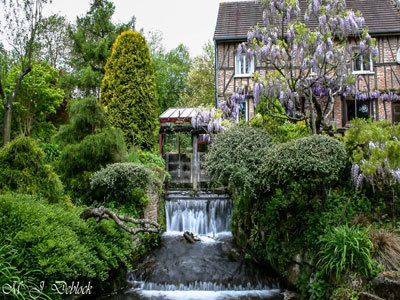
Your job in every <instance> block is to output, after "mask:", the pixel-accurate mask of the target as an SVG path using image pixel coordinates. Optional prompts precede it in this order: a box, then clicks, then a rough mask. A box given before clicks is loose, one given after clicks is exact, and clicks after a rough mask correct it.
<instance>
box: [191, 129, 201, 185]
mask: <svg viewBox="0 0 400 300" xmlns="http://www.w3.org/2000/svg"><path fill="white" fill-rule="evenodd" d="M192 140H193V153H192V183H193V189H194V190H197V188H198V182H199V176H198V172H199V152H198V147H197V146H198V135H197V134H194V135H193V136H192Z"/></svg>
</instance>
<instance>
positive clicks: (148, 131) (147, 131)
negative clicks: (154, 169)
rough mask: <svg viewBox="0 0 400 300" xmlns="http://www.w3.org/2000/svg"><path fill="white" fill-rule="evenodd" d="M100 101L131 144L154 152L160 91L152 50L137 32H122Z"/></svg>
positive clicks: (110, 60)
mask: <svg viewBox="0 0 400 300" xmlns="http://www.w3.org/2000/svg"><path fill="white" fill-rule="evenodd" d="M105 69H106V73H105V75H104V79H103V82H102V86H101V99H100V102H101V103H102V104H103V105H104V106H105V109H106V112H107V115H108V117H109V120H110V123H111V124H112V125H113V126H115V127H118V128H121V129H122V131H123V132H124V134H125V140H126V142H127V144H128V145H135V146H139V147H140V148H142V149H151V148H152V147H153V146H154V144H155V140H156V139H155V133H156V129H157V117H158V115H157V112H158V101H157V90H156V85H155V77H154V69H153V65H152V62H151V60H150V53H149V48H148V47H147V45H146V40H145V39H144V37H143V36H142V35H141V34H140V33H137V32H132V31H126V32H124V33H122V34H121V35H120V36H119V37H118V38H117V39H116V40H115V43H114V46H113V50H112V54H111V57H110V58H109V59H108V61H107V65H106V68H105Z"/></svg>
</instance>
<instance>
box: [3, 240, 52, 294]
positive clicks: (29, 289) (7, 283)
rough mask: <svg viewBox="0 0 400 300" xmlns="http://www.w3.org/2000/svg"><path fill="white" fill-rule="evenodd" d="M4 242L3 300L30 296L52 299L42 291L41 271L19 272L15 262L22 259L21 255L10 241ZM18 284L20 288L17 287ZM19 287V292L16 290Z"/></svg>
mask: <svg viewBox="0 0 400 300" xmlns="http://www.w3.org/2000/svg"><path fill="white" fill-rule="evenodd" d="M0 240H2V245H1V246H0V286H1V287H2V295H3V297H4V298H3V299H29V298H32V297H30V296H33V297H35V299H39V300H41V299H51V298H50V297H48V296H47V295H46V294H45V293H43V292H41V291H40V287H39V286H38V282H37V279H36V278H35V275H36V274H40V270H37V269H34V270H24V271H21V270H19V269H18V268H17V267H16V266H15V265H14V262H15V261H16V260H20V259H21V253H18V251H16V249H15V248H14V247H13V246H12V245H10V241H9V240H3V239H1V238H0ZM14 283H17V284H18V286H15V285H14ZM17 287H19V289H18V291H16V290H14V288H17Z"/></svg>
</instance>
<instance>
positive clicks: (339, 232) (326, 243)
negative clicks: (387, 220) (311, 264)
mask: <svg viewBox="0 0 400 300" xmlns="http://www.w3.org/2000/svg"><path fill="white" fill-rule="evenodd" d="M319 243H320V246H321V251H320V253H319V255H320V257H321V258H320V260H319V261H318V265H319V267H320V270H321V272H322V273H323V274H326V275H328V276H332V275H334V276H336V278H340V277H341V276H342V275H343V274H346V273H347V272H349V271H355V272H357V273H360V274H363V275H365V276H366V277H371V276H373V275H375V274H376V269H375V266H374V262H373V260H372V258H371V252H372V251H373V244H372V242H371V241H370V240H369V238H368V229H367V228H360V227H354V226H348V225H341V226H337V227H333V228H332V229H331V230H329V231H327V232H326V233H325V234H324V235H322V236H321V237H320V239H319Z"/></svg>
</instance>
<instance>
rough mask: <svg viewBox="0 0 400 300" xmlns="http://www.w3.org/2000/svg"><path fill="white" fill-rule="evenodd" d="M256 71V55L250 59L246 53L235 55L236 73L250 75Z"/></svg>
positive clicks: (237, 74)
mask: <svg viewBox="0 0 400 300" xmlns="http://www.w3.org/2000/svg"><path fill="white" fill-rule="evenodd" d="M253 72H254V57H252V58H251V59H249V58H248V57H247V55H246V54H242V55H241V56H239V55H236V57H235V75H236V76H250V75H251V74H252V73H253Z"/></svg>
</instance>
